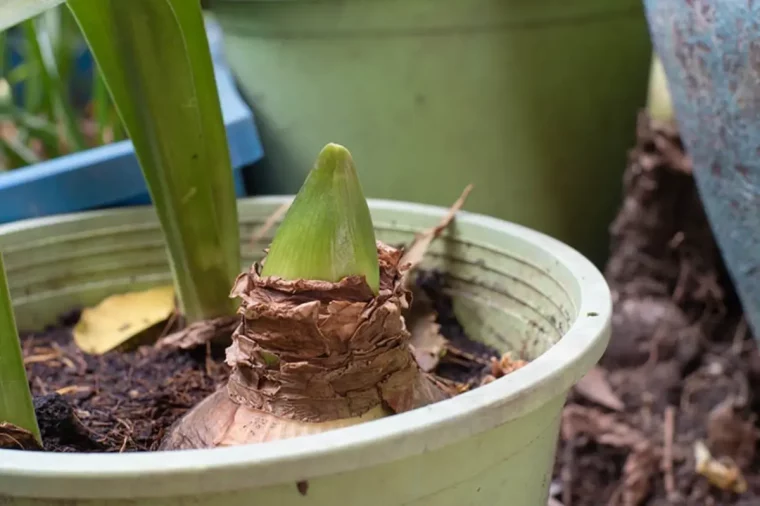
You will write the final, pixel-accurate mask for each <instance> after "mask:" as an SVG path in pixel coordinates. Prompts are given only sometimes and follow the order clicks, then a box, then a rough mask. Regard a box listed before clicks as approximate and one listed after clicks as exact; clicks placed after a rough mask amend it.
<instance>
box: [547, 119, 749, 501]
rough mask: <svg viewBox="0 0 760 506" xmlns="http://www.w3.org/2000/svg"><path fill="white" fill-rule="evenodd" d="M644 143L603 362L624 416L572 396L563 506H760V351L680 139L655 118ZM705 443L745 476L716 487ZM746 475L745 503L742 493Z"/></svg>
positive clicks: (627, 187) (556, 492)
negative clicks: (701, 469)
mask: <svg viewBox="0 0 760 506" xmlns="http://www.w3.org/2000/svg"><path fill="white" fill-rule="evenodd" d="M638 139H639V141H638V143H637V146H636V147H635V149H633V150H632V151H631V153H630V157H629V165H628V168H627V170H626V173H625V178H624V191H625V200H624V202H623V205H622V207H621V210H620V212H619V215H618V217H617V219H616V220H615V222H614V223H613V224H612V227H611V235H612V251H611V258H610V261H609V263H608V265H607V269H606V272H605V275H606V277H607V280H608V281H609V283H610V286H611V289H612V291H613V296H614V300H615V311H614V317H613V338H612V341H611V343H610V346H609V348H608V350H607V352H606V354H605V356H604V357H603V359H602V361H601V364H600V365H601V370H602V372H603V373H604V377H606V380H607V383H608V386H609V387H611V389H612V392H613V393H614V394H615V395H616V396H617V398H618V399H619V400H620V401H622V404H623V409H621V410H615V409H608V408H605V407H603V406H600V405H598V403H595V402H592V401H589V400H588V395H585V396H584V395H583V394H582V392H579V391H578V390H577V389H576V391H574V392H573V394H572V395H571V398H570V402H569V403H568V405H567V407H566V408H565V411H564V415H563V427H562V436H561V440H560V446H559V449H558V452H557V460H556V466H555V473H554V483H553V497H552V501H554V502H553V504H558V505H559V504H561V505H562V506H599V505H607V506H641V505H648V506H664V505H705V506H710V505H716V506H717V505H743V506H749V505H750V504H752V505H756V504H760V457H759V456H758V455H757V453H756V440H757V435H758V428H757V424H756V416H755V414H754V413H757V412H758V408H760V395H758V394H760V354H758V344H757V343H756V342H755V341H754V339H753V338H752V336H751V335H750V332H749V331H748V329H747V325H746V322H745V321H744V319H743V317H742V312H741V308H740V305H739V302H738V300H737V297H736V294H735V293H734V291H733V288H732V284H731V281H730V279H729V277H728V276H727V274H726V271H725V268H724V266H723V264H722V263H721V258H720V255H719V251H718V248H717V246H716V244H715V240H714V238H713V236H712V233H711V231H710V228H709V226H708V223H707V220H706V218H705V215H704V211H703V208H702V205H701V203H700V200H699V197H698V194H697V190H696V187H695V183H694V179H693V177H692V174H691V164H690V161H689V159H688V157H686V156H684V154H683V147H682V146H681V144H680V141H679V137H678V133H677V131H676V130H675V128H674V127H673V126H672V125H667V124H659V123H655V122H652V121H649V119H648V118H647V117H646V116H643V115H642V116H641V117H640V120H639V128H638ZM755 389H758V392H755ZM699 442H702V443H704V444H705V445H706V446H707V448H708V449H709V450H710V452H711V453H712V456H713V457H715V458H716V459H723V464H724V465H725V466H727V467H726V469H729V470H730V469H731V466H733V467H734V468H735V469H734V470H735V471H736V475H734V476H723V477H724V478H728V479H727V483H724V484H722V485H721V486H716V485H713V484H711V483H710V480H708V479H707V478H706V477H705V476H703V475H701V474H700V473H698V472H697V471H696V461H695V450H694V448H695V445H698V444H699ZM739 476H741V477H743V479H744V481H745V482H746V491H745V492H744V493H735V490H737V488H736V487H737V485H736V483H737V478H738V477H739ZM731 478H733V481H732V480H731ZM738 481H739V482H741V478H738ZM741 488H742V487H741V486H740V485H739V486H738V489H741ZM726 489H728V490H726ZM731 489H734V491H732V490H731Z"/></svg>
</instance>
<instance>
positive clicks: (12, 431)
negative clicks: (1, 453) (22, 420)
mask: <svg viewBox="0 0 760 506" xmlns="http://www.w3.org/2000/svg"><path fill="white" fill-rule="evenodd" d="M0 449H1V450H41V449H42V447H41V446H40V444H39V443H38V442H37V440H36V439H35V438H34V435H33V434H32V433H31V432H29V431H28V430H26V429H23V428H21V427H19V426H18V425H13V424H12V423H9V422H0Z"/></svg>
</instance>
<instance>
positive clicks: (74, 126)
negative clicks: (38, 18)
mask: <svg viewBox="0 0 760 506" xmlns="http://www.w3.org/2000/svg"><path fill="white" fill-rule="evenodd" d="M34 23H35V20H29V21H27V22H26V23H24V25H25V28H26V30H27V44H28V45H29V47H30V48H31V50H32V56H33V57H34V60H35V61H39V67H40V72H41V74H40V75H41V76H42V83H43V91H44V100H43V106H44V107H45V110H46V111H47V112H48V117H49V118H50V119H51V120H55V121H56V122H57V123H60V124H61V125H63V127H64V131H65V138H66V140H67V142H68V143H69V145H70V149H71V151H81V150H83V149H85V148H86V147H87V146H86V144H85V142H84V136H83V135H82V132H81V130H80V125H79V120H78V117H77V114H76V112H75V111H74V108H73V107H72V105H71V102H70V100H69V98H70V97H69V93H68V84H67V83H66V82H64V80H63V79H62V78H61V75H60V73H59V70H58V64H57V62H56V58H55V50H54V48H53V45H52V43H51V42H50V36H49V34H48V32H46V31H45V30H36V29H35V24H34ZM30 84H31V83H30ZM28 109H29V110H30V112H33V109H30V108H28Z"/></svg>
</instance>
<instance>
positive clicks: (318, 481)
mask: <svg viewBox="0 0 760 506" xmlns="http://www.w3.org/2000/svg"><path fill="white" fill-rule="evenodd" d="M283 202H284V200H283V199H282V198H258V199H250V200H245V201H241V203H240V215H241V229H242V232H243V233H242V237H243V243H242V245H243V249H244V253H245V260H246V263H248V262H251V261H252V260H253V258H254V256H256V255H257V254H258V249H259V248H257V250H256V251H255V252H254V251H252V250H251V249H249V248H250V246H248V240H249V237H250V233H251V232H252V230H253V229H254V228H255V227H257V226H259V225H260V224H262V223H263V222H264V220H265V219H266V218H267V217H268V216H269V215H270V214H271V213H272V212H273V211H274V210H275V209H277V207H278V206H280V205H281V204H282V203H283ZM370 207H371V210H372V215H373V218H374V221H375V225H376V228H377V232H378V237H379V238H380V239H381V240H384V241H387V242H390V243H397V242H401V241H409V240H410V239H412V238H413V237H414V234H415V232H418V231H420V230H422V229H424V228H427V227H429V226H432V225H434V224H436V223H437V222H438V221H439V220H440V218H441V217H442V216H443V215H444V213H445V212H446V211H445V210H444V209H441V208H436V207H426V206H420V205H411V204H401V203H397V202H388V201H372V202H371V203H370ZM0 249H2V251H3V252H4V254H5V260H6V266H7V268H8V274H9V281H10V284H11V291H12V295H13V297H14V299H15V307H16V310H17V312H18V321H19V325H20V326H21V327H25V328H38V327H41V326H43V325H44V324H46V323H49V322H53V321H54V320H55V318H56V316H57V314H58V313H60V312H61V311H63V310H66V309H68V308H70V307H71V306H73V305H77V304H92V303H95V302H97V301H98V300H100V298H101V297H103V296H104V295H107V294H111V293H115V292H119V291H123V290H132V289H136V288H139V287H142V286H150V285H153V284H155V283H159V282H160V283H165V282H167V281H168V280H169V274H168V268H167V263H166V257H165V255H164V248H163V245H162V239H161V233H160V230H159V227H158V223H157V221H156V218H155V216H154V213H153V211H152V210H151V209H129V210H117V211H107V212H98V213H94V214H80V215H74V216H69V217H61V218H51V219H43V220H40V221H30V222H25V223H18V224H16V225H10V226H5V227H0ZM427 266H428V267H438V268H441V269H444V270H445V271H446V272H447V273H448V275H449V280H450V282H451V289H452V292H453V295H454V298H455V299H454V300H455V309H456V311H457V313H458V314H459V316H460V318H461V319H462V320H463V322H464V325H465V327H466V329H467V330H468V331H469V332H470V333H471V335H473V336H476V337H478V338H480V339H482V340H484V341H487V342H489V343H491V344H494V345H495V346H497V347H499V348H500V349H502V350H505V351H506V350H525V352H527V353H528V354H529V355H530V357H532V358H534V359H535V360H534V361H533V362H531V363H530V364H529V365H528V366H526V367H524V368H522V369H520V370H518V371H517V372H514V373H512V374H510V375H508V376H506V377H504V378H502V379H499V380H497V381H495V382H493V383H490V384H488V385H486V386H483V387H481V388H478V389H476V390H473V391H470V392H467V393H465V394H462V395H459V396H457V397H455V398H453V399H450V400H447V401H444V402H440V403H437V404H435V405H432V406H428V407H426V408H422V409H417V410H414V411H411V412H407V413H404V414H400V415H396V416H392V417H389V418H384V419H381V420H378V421H373V422H369V423H366V424H362V425H358V426H354V427H350V428H346V429H338V430H334V431H331V432H327V433H324V434H319V435H314V436H305V437H301V438H297V439H291V440H284V441H278V442H272V443H265V444H262V445H255V446H243V447H235V448H223V449H213V450H193V451H179V452H169V453H166V452H161V453H132V454H121V455H119V454H99V455H95V454H90V455H83V454H52V453H51V454H45V453H31V452H19V451H10V450H0V504H2V505H3V506H21V505H24V506H32V505H34V506H38V505H53V506H64V505H65V506H85V505H86V506H95V505H105V506H116V505H119V506H128V505H129V506H135V505H138V504H139V505H141V506H180V505H190V504H192V505H194V506H212V505H213V506H272V505H277V506H337V505H340V506H401V505H405V506H423V505H425V506H464V505H469V506H493V505H496V504H500V505H501V504H509V505H510V506H544V505H545V504H546V499H547V494H548V487H549V483H550V481H551V473H552V464H553V457H554V451H555V445H556V442H557V435H558V429H559V423H560V413H561V409H562V405H563V403H564V401H565V397H566V394H567V392H568V390H569V389H570V387H571V386H572V385H573V383H575V382H576V381H577V380H578V379H579V378H581V376H583V375H584V373H585V372H586V371H588V370H589V368H591V367H592V365H593V364H594V363H595V362H596V361H597V360H598V358H599V357H600V356H601V354H602V352H603V350H604V348H605V346H606V344H607V340H608V338H609V325H610V312H611V301H610V293H609V290H608V288H607V286H606V284H605V281H604V279H603V278H602V276H601V274H600V273H599V271H598V270H597V269H596V268H595V267H594V266H593V265H592V264H591V263H590V262H589V261H587V260H586V259H585V258H584V257H583V256H581V255H580V254H579V253H577V252H576V251H575V250H573V249H570V248H569V247H568V246H565V245H564V244H562V243H560V242H558V241H556V240H554V239H551V238H548V237H546V236H544V235H541V234H539V233H536V232H533V231H531V230H528V229H526V228H522V227H520V226H516V225H512V224H509V223H505V222H503V221H499V220H496V219H493V218H489V217H484V216H479V215H475V214H469V213H461V214H460V215H459V217H458V218H457V219H456V221H455V224H454V225H453V227H452V228H451V229H450V230H449V233H448V234H447V235H446V236H445V237H444V238H443V239H442V240H440V242H437V243H436V244H435V245H434V247H433V249H432V251H431V252H430V255H429V256H428V259H427ZM299 482H301V485H300V486H298V485H297V483H299ZM303 482H307V483H308V489H307V487H306V486H305V485H304V484H303Z"/></svg>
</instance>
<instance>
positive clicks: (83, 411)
mask: <svg viewBox="0 0 760 506" xmlns="http://www.w3.org/2000/svg"><path fill="white" fill-rule="evenodd" d="M72 320H73V321H72ZM75 322H76V320H75V319H70V320H69V321H68V322H66V323H68V324H69V325H72V324H73V323H75ZM69 325H61V326H60V327H57V328H52V329H49V330H48V331H46V332H42V333H39V334H28V335H26V336H24V337H22V345H23V350H24V357H25V362H26V368H27V374H28V376H29V378H30V383H31V387H32V393H33V395H34V404H35V411H36V412H37V417H38V422H39V425H40V431H41V433H42V439H43V441H44V443H45V449H46V450H48V451H58V452H73V451H81V452H98V451H101V452H122V451H147V450H155V449H156V448H157V446H158V443H159V441H160V440H161V438H162V437H163V435H164V432H165V431H166V430H167V429H168V428H169V426H170V425H171V424H172V423H174V421H175V420H177V419H178V418H179V417H181V416H182V415H183V414H184V413H185V412H186V411H187V410H188V409H190V408H191V407H192V406H194V405H195V404H196V403H198V402H200V401H201V400H202V399H203V398H205V397H206V396H207V395H209V394H211V393H213V392H214V390H215V389H216V388H217V386H219V385H220V384H222V383H223V382H224V380H225V379H226V375H227V369H226V367H225V366H224V365H223V362H222V356H220V355H219V354H216V356H211V357H210V358H209V359H207V357H206V350H205V349H201V350H194V351H191V352H185V351H169V350H166V349H157V348H154V347H151V346H142V347H140V348H138V349H137V350H134V351H130V352H111V353H106V354H104V355H102V356H94V355H88V354H85V353H83V352H82V351H81V350H80V349H79V348H78V347H77V346H76V344H75V343H74V340H73V337H72V334H71V330H70V329H71V327H70V326H69Z"/></svg>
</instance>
